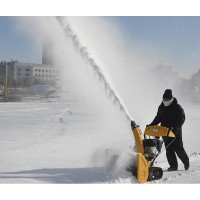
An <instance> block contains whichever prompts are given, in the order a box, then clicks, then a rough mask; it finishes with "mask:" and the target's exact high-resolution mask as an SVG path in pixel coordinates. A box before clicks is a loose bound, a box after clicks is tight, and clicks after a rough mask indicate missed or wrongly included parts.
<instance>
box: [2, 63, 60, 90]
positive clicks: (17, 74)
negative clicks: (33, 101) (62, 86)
mask: <svg viewBox="0 0 200 200" xmlns="http://www.w3.org/2000/svg"><path fill="white" fill-rule="evenodd" d="M6 68H7V78H8V86H11V87H14V86H31V85H36V84H41V85H44V84H48V85H56V84H57V83H58V81H59V80H60V73H59V71H58V70H56V69H55V68H54V67H53V66H52V65H45V64H34V63H23V62H19V61H11V62H5V61H3V62H1V63H0V81H3V80H5V78H6Z"/></svg>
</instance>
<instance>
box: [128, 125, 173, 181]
mask: <svg viewBox="0 0 200 200" xmlns="http://www.w3.org/2000/svg"><path fill="white" fill-rule="evenodd" d="M131 128H132V131H133V135H134V138H135V147H136V153H137V164H136V166H135V163H132V164H130V163H129V166H127V171H130V172H131V173H132V174H133V175H134V176H136V178H137V180H138V182H139V183H145V182H146V181H152V180H158V179H160V178H162V175H163V170H162V168H160V167H155V166H154V161H155V159H156V158H157V157H158V155H160V153H161V150H162V146H163V143H164V140H165V139H167V138H168V137H173V138H174V140H175V135H174V133H173V132H172V131H171V130H170V129H169V128H166V127H163V126H146V129H145V132H144V137H143V136H142V133H141V130H140V127H139V126H138V125H136V123H135V122H134V121H131ZM147 137H148V138H147ZM174 140H173V141H174Z"/></svg>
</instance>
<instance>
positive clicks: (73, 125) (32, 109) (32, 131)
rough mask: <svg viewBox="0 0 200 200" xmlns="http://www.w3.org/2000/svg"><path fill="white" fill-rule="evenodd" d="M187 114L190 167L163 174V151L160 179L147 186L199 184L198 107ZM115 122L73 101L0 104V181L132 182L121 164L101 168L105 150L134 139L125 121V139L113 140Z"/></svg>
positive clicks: (186, 133) (186, 138)
mask: <svg viewBox="0 0 200 200" xmlns="http://www.w3.org/2000/svg"><path fill="white" fill-rule="evenodd" d="M186 110H187V113H188V115H189V117H188V119H187V124H186V125H185V127H184V143H185V148H186V151H187V152H188V154H189V155H190V161H191V167H190V169H189V171H184V170H183V165H182V164H181V163H180V165H179V171H177V172H166V169H167V168H168V165H167V162H166V158H165V153H163V155H162V156H161V158H160V159H158V163H157V165H158V166H161V167H162V168H163V170H164V175H163V178H162V179H161V180H158V181H153V182H151V183H154V184H155V183H159V184H162V183H164V184H165V183H200V154H199V152H200V148H199V142H200V139H199V135H198V134H199V133H198V122H199V119H200V118H199V115H198V113H199V107H198V106H192V107H191V106H188V107H187V108H186ZM104 120H106V122H104ZM114 122H115V123H114ZM117 123H118V122H117ZM115 124H116V121H115V119H110V118H109V117H108V118H106V117H105V116H104V117H102V114H101V113H100V114H96V113H95V112H93V111H90V109H88V106H85V104H84V102H82V103H81V102H76V101H74V100H72V99H68V100H66V101H62V102H55V103H45V102H44V103H42V102H27V103H0V127H1V131H0V152H1V154H0V183H87V184H88V183H134V184H136V183H137V181H136V179H135V178H134V177H132V176H131V175H130V174H129V173H128V172H125V170H124V168H123V167H124V165H123V164H122V165H121V166H120V167H119V168H118V169H117V170H116V169H115V170H108V169H107V168H105V163H106V156H105V152H106V148H112V146H113V147H116V146H118V145H119V142H120V143H121V144H122V147H123V144H127V145H129V144H128V142H127V141H128V140H129V139H130V138H132V135H131V130H129V129H130V127H129V126H128V127H126V123H123V122H122V123H121V124H120V122H119V123H118V125H119V126H122V129H124V130H125V131H124V132H126V131H127V133H123V134H124V135H126V134H127V138H126V137H124V138H119V137H114V136H115V135H114V134H113V132H114V131H115V129H116V125H115ZM116 134H118V133H116ZM119 134H121V133H119ZM128 135H129V136H128ZM132 142H133V140H132V141H130V144H131V143H132ZM111 144H112V145H111ZM127 147H128V146H127ZM151 183H148V184H151Z"/></svg>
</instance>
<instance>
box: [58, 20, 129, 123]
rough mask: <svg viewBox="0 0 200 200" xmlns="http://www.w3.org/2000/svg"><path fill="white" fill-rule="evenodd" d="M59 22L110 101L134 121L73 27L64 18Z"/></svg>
mask: <svg viewBox="0 0 200 200" xmlns="http://www.w3.org/2000/svg"><path fill="white" fill-rule="evenodd" d="M56 19H57V21H58V22H59V23H60V25H61V26H62V28H63V30H64V31H65V34H66V36H67V38H70V39H71V41H72V43H73V46H74V47H75V49H76V50H77V51H78V52H79V54H80V55H81V57H82V59H83V60H84V61H86V63H88V64H89V66H90V67H91V68H92V70H93V71H94V72H95V73H96V74H97V76H98V78H99V81H100V82H101V83H102V84H103V85H104V88H105V90H106V91H107V92H108V94H109V95H108V96H109V98H110V99H112V101H113V104H115V105H118V107H119V109H120V111H121V112H122V113H124V114H125V116H126V118H127V119H128V120H130V121H132V117H131V115H130V114H129V112H128V110H127V108H126V107H125V105H124V104H123V102H122V100H121V99H120V97H119V95H118V94H117V92H116V91H115V90H114V89H113V87H112V86H111V83H109V82H108V80H107V79H106V77H105V75H104V74H103V72H102V69H101V68H100V66H99V65H98V64H97V63H96V62H95V60H94V58H92V57H91V56H90V55H89V53H88V51H87V49H86V47H83V46H82V45H81V43H80V41H79V39H78V36H77V35H76V34H75V33H74V31H73V30H72V29H71V26H70V24H69V23H64V21H63V17H56Z"/></svg>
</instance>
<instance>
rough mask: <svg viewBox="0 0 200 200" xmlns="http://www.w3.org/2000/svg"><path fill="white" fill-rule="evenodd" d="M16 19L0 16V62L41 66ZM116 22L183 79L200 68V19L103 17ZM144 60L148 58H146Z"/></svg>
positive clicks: (130, 39) (37, 52) (129, 38)
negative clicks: (175, 70)
mask: <svg viewBox="0 0 200 200" xmlns="http://www.w3.org/2000/svg"><path fill="white" fill-rule="evenodd" d="M12 18H13V17H0V27H1V31H0V61H2V60H6V61H10V60H11V59H13V60H19V61H22V62H33V63H41V47H39V46H37V45H35V44H34V41H32V40H31V39H30V38H29V37H27V36H25V35H23V34H21V33H20V32H18V31H16V28H15V24H14V22H15V21H13V19H12ZM104 18H106V19H107V20H112V21H114V22H115V23H116V24H117V25H118V26H119V27H120V30H121V32H122V35H123V36H124V40H126V41H128V42H129V43H131V42H132V43H133V45H134V42H135V41H137V43H138V44H141V45H143V44H145V45H146V46H148V47H149V48H152V49H158V50H159V51H161V52H162V54H161V55H163V56H160V58H159V59H158V60H157V61H156V62H155V65H156V64H159V62H161V63H163V64H167V65H172V66H173V67H175V68H176V69H178V72H179V74H180V75H181V76H184V77H189V76H190V75H191V74H194V73H196V72H197V71H198V69H200V17H187V16H186V17H170V16H168V17H159V16H155V17H151V16H145V17H142V16H132V17H122V16H120V17H112V16H109V17H104ZM144 57H145V55H144Z"/></svg>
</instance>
